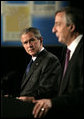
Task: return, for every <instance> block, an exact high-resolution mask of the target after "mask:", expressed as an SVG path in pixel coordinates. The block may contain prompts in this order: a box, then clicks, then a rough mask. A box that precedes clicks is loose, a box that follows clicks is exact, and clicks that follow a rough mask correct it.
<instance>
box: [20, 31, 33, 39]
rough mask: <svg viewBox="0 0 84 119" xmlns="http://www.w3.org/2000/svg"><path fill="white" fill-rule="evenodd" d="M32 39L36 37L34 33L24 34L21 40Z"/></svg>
mask: <svg viewBox="0 0 84 119" xmlns="http://www.w3.org/2000/svg"><path fill="white" fill-rule="evenodd" d="M31 37H35V35H34V33H32V32H28V33H24V34H22V36H21V38H31Z"/></svg>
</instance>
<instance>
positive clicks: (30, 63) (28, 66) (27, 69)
mask: <svg viewBox="0 0 84 119" xmlns="http://www.w3.org/2000/svg"><path fill="white" fill-rule="evenodd" d="M32 63H33V60H32V59H31V60H30V62H29V64H28V65H27V68H26V75H27V73H28V72H29V70H30V67H31V65H32Z"/></svg>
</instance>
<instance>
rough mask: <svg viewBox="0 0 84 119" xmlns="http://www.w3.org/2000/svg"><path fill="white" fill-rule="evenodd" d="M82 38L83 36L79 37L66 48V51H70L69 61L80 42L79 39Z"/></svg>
mask: <svg viewBox="0 0 84 119" xmlns="http://www.w3.org/2000/svg"><path fill="white" fill-rule="evenodd" d="M82 37H83V35H82V34H81V35H79V36H78V37H77V38H76V39H75V40H74V41H73V42H72V43H71V44H70V45H69V46H68V49H69V50H70V51H71V52H70V59H71V57H72V55H73V53H74V51H75V49H76V47H77V45H78V43H79V42H80V40H81V38H82Z"/></svg>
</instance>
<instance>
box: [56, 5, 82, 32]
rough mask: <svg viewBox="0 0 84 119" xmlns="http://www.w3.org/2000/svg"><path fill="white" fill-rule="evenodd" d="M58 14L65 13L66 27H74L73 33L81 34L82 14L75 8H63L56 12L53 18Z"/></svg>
mask: <svg viewBox="0 0 84 119" xmlns="http://www.w3.org/2000/svg"><path fill="white" fill-rule="evenodd" d="M59 12H65V15H66V21H67V24H66V25H67V26H69V25H70V24H74V25H75V27H76V28H75V32H78V33H83V29H84V26H83V12H82V11H81V10H79V9H77V8H72V7H64V8H61V9H60V10H58V11H56V13H55V16H56V15H57V14H58V13H59Z"/></svg>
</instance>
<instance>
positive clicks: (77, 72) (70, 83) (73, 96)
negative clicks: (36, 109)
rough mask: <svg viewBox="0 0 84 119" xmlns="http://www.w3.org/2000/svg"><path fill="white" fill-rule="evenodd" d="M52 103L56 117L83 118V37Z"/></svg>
mask: <svg viewBox="0 0 84 119" xmlns="http://www.w3.org/2000/svg"><path fill="white" fill-rule="evenodd" d="M52 104H53V108H55V116H56V117H57V116H58V117H59V118H61V117H67V118H71V117H77V118H79V119H80V118H83V114H82V112H83V110H82V107H83V39H81V41H80V42H79V44H78V46H77V48H76V50H75V52H74V54H73V56H72V58H71V60H70V61H69V64H68V67H67V71H66V73H65V76H64V78H63V80H62V81H61V84H60V91H59V96H58V97H56V98H54V99H52ZM56 112H57V114H56Z"/></svg>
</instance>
